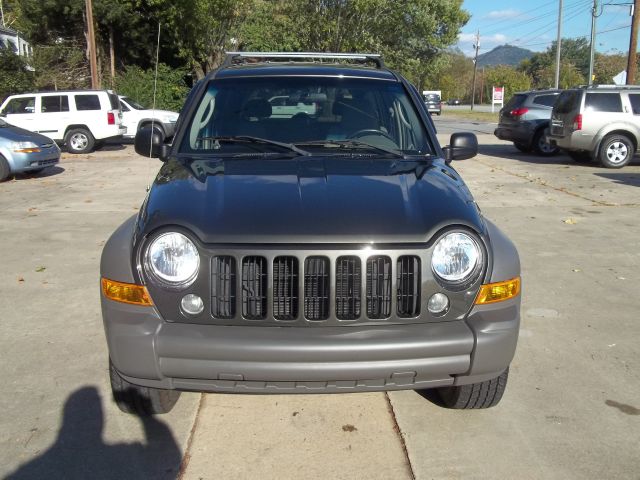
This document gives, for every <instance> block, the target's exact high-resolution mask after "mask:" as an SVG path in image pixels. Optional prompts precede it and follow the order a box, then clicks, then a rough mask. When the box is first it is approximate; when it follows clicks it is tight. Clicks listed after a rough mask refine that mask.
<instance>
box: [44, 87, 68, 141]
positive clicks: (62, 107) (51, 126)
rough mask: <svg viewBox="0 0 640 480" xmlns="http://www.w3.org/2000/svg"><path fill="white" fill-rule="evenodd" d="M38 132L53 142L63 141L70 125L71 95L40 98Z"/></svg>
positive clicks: (53, 95)
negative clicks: (66, 129)
mask: <svg viewBox="0 0 640 480" xmlns="http://www.w3.org/2000/svg"><path fill="white" fill-rule="evenodd" d="M39 109H40V115H39V116H38V120H37V122H36V125H37V128H38V130H37V132H38V133H41V134H42V135H46V136H47V137H49V138H51V139H53V140H62V139H63V137H64V131H65V126H66V125H68V124H69V119H70V113H69V95H67V94H62V95H60V94H52V95H42V96H41V97H40V106H39Z"/></svg>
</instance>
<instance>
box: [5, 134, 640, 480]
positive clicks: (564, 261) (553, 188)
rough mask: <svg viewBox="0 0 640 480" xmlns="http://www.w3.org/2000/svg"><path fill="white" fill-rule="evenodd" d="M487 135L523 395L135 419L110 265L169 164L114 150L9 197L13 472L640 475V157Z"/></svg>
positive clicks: (235, 407)
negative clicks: (524, 146) (109, 254)
mask: <svg viewBox="0 0 640 480" xmlns="http://www.w3.org/2000/svg"><path fill="white" fill-rule="evenodd" d="M447 136H448V135H443V137H442V139H441V140H443V141H446V137H447ZM480 142H481V145H482V146H481V154H480V155H479V156H478V157H476V158H475V159H471V160H466V161H462V162H459V163H457V164H456V168H458V170H459V171H460V172H461V173H462V174H463V176H464V178H465V180H466V181H467V183H468V185H469V187H470V188H471V190H472V192H473V193H474V195H475V196H476V199H477V201H478V203H479V204H480V206H481V207H482V210H483V212H484V213H485V215H486V216H487V217H489V218H491V219H492V220H494V221H495V222H496V223H497V224H498V225H499V226H500V227H501V228H503V229H504V230H505V231H506V232H507V234H508V235H509V236H510V237H511V238H512V239H513V240H514V241H515V242H516V244H517V245H518V247H519V249H520V254H521V260H522V264H523V281H524V296H523V310H522V312H523V316H522V332H521V337H520V343H519V346H518V351H517V353H516V357H515V359H514V362H513V364H512V369H511V377H510V380H509V386H508V388H507V392H506V394H505V397H504V399H503V401H502V403H501V404H500V405H499V406H498V407H496V408H494V409H490V410H486V411H471V412H459V411H450V410H445V409H443V408H440V407H439V406H437V404H436V402H435V400H434V399H433V398H431V397H429V398H424V397H423V396H421V395H419V394H417V393H415V392H412V391H407V392H394V393H390V394H389V395H386V394H384V393H371V394H349V395H333V396H332V395H318V396H230V395H200V394H195V393H187V394H183V396H182V398H181V400H180V402H179V403H178V405H177V407H176V408H175V409H174V411H172V412H171V413H170V414H168V415H164V416H159V417H156V418H154V419H145V420H139V419H136V418H134V417H131V416H128V415H125V414H121V413H120V412H119V411H117V409H116V408H115V406H114V405H113V404H112V402H111V400H110V397H109V395H110V393H109V389H108V376H107V362H106V359H107V351H106V346H105V343H104V337H103V332H102V325H101V316H100V311H99V301H98V261H99V256H100V251H101V247H102V245H103V244H104V242H105V240H106V239H107V238H108V236H109V234H110V233H111V232H112V231H113V230H114V228H115V227H116V226H117V225H119V224H120V223H121V222H122V221H123V220H124V219H126V218H127V217H129V216H130V215H133V214H134V213H135V211H136V209H137V208H138V207H139V205H140V203H141V202H142V200H143V198H144V195H145V191H144V189H145V186H146V185H147V184H148V183H149V182H150V181H151V180H152V178H153V176H154V174H155V172H156V170H157V169H158V167H159V163H158V162H157V161H154V160H145V159H142V158H140V157H137V156H136V155H135V154H134V153H133V152H132V148H131V147H130V146H129V147H126V148H124V149H118V147H117V146H111V147H109V148H111V150H103V151H100V152H96V153H94V154H91V155H80V156H67V155H65V156H64V158H63V160H62V162H61V164H60V166H59V167H56V168H55V169H53V170H52V171H51V172H49V173H48V174H42V175H40V176H37V177H19V178H18V179H16V180H13V181H10V182H6V183H2V184H0V211H2V218H1V219H0V249H1V251H2V255H3V257H2V268H0V319H1V321H0V351H1V352H2V356H1V357H0V358H1V359H2V362H0V378H2V380H3V386H4V388H3V391H2V393H0V409H1V410H0V411H1V412H2V415H1V418H2V420H1V428H0V474H1V475H2V476H5V475H8V474H10V473H12V472H17V474H16V478H62V477H66V478H175V477H177V476H180V477H182V478H189V479H191V478H193V479H198V478H205V479H217V478H261V479H262V478H278V479H283V478H350V479H352V478H367V479H376V478H381V479H382V478H384V479H388V478H394V479H396V478H399V479H401V478H411V477H412V476H414V477H415V478H421V479H422V478H424V479H430V478H558V479H560V478H562V479H566V478H575V479H584V478H593V479H600V478H637V477H638V472H639V471H640V460H639V455H638V452H639V451H640V400H638V398H640V374H639V373H638V372H640V362H639V360H640V353H639V349H638V339H639V338H640V322H639V321H638V317H639V316H638V310H639V308H638V307H640V300H639V295H638V293H637V292H638V284H639V283H640V281H639V280H640V274H639V273H638V272H639V271H640V227H639V226H638V212H639V211H640V164H638V162H635V163H634V164H632V165H631V166H628V167H626V168H625V169H623V170H618V171H612V170H604V169H600V168H595V167H592V166H585V165H578V164H574V163H572V162H570V161H569V159H568V158H566V157H563V156H560V157H554V158H552V159H538V158H537V157H533V156H530V155H525V154H522V153H519V152H517V151H516V150H515V149H514V148H513V147H512V146H511V145H510V144H507V143H505V142H500V141H499V140H496V139H495V138H494V137H493V136H491V135H481V136H480Z"/></svg>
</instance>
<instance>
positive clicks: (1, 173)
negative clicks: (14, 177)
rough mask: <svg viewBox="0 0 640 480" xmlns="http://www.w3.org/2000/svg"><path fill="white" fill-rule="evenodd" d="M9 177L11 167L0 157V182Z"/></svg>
mask: <svg viewBox="0 0 640 480" xmlns="http://www.w3.org/2000/svg"><path fill="white" fill-rule="evenodd" d="M9 175H11V167H10V166H9V162H7V160H6V159H5V158H4V157H3V156H2V155H0V182H4V181H5V180H6V179H7V178H9Z"/></svg>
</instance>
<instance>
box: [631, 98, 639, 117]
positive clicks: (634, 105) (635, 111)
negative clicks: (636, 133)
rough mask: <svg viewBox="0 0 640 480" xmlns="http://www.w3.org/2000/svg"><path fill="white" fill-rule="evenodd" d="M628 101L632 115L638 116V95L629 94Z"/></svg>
mask: <svg viewBox="0 0 640 480" xmlns="http://www.w3.org/2000/svg"><path fill="white" fill-rule="evenodd" d="M629 101H630V102H631V108H632V109H633V114H634V115H640V94H637V93H630V94H629Z"/></svg>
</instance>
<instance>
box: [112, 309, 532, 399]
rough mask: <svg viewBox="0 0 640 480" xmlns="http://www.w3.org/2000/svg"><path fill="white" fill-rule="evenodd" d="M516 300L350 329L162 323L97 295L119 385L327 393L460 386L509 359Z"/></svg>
mask: <svg viewBox="0 0 640 480" xmlns="http://www.w3.org/2000/svg"><path fill="white" fill-rule="evenodd" d="M519 309H520V300H519V298H516V299H513V300H509V301H506V302H502V303H500V304H493V305H485V306H482V307H477V306H476V307H474V309H473V310H472V312H471V314H470V315H469V316H468V317H467V319H466V320H464V321H462V320H459V321H449V322H438V323H436V322H429V323H420V324H405V325H385V326H360V327H356V326H351V327H322V328H305V327H260V326H216V325H197V324H184V323H171V322H165V321H164V320H163V319H162V318H161V317H160V316H159V314H158V313H157V311H156V310H155V308H153V307H140V306H132V305H126V304H122V303H117V302H114V301H111V300H108V299H105V298H104V297H103V298H102V314H103V319H104V325H105V330H106V334H107V341H108V345H109V354H110V356H111V359H112V361H113V364H114V365H115V367H116V369H117V370H118V371H119V372H120V374H121V375H122V376H123V377H124V378H125V379H126V380H127V381H129V382H131V383H134V384H137V385H142V386H148V387H155V388H164V389H176V390H192V391H210V392H236V393H312V392H318V393H332V392H357V391H380V390H402V389H421V388H431V387H440V386H446V385H463V384H468V383H476V382H480V381H483V380H487V379H490V378H494V377H497V376H498V375H500V373H501V372H502V371H504V370H505V369H506V368H507V367H508V365H509V363H510V362H511V360H512V358H513V355H514V352H515V347H516V342H517V338H518V328H519V322H520V315H519Z"/></svg>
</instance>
